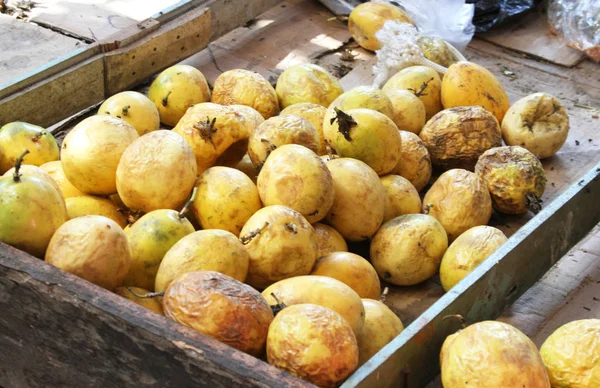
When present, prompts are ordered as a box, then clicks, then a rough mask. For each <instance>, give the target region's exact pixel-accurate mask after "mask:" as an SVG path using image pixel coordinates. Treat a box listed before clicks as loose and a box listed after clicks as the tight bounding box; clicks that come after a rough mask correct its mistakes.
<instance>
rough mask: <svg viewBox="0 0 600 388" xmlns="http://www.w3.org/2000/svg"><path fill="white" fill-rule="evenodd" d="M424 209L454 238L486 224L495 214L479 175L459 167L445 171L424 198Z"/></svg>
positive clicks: (449, 236) (451, 238) (451, 239)
mask: <svg viewBox="0 0 600 388" xmlns="http://www.w3.org/2000/svg"><path fill="white" fill-rule="evenodd" d="M423 210H424V211H425V213H427V214H429V215H430V216H433V217H435V218H436V219H437V220H438V221H439V222H440V223H441V224H442V225H443V226H444V229H446V232H447V233H448V240H450V241H454V239H456V238H457V237H458V236H460V235H461V234H462V233H463V232H465V231H467V230H469V229H471V228H472V227H474V226H479V225H486V224H487V223H488V221H489V220H490V218H491V217H492V199H491V197H490V193H489V192H488V188H487V186H486V184H485V182H484V181H483V179H481V178H480V177H479V176H477V175H476V174H474V173H472V172H470V171H467V170H462V169H459V168H456V169H453V170H449V171H446V172H445V173H443V174H442V175H440V177H439V178H438V179H437V181H435V183H434V184H433V185H432V186H431V188H430V189H429V191H427V194H425V198H423Z"/></svg>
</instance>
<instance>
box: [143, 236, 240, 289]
mask: <svg viewBox="0 0 600 388" xmlns="http://www.w3.org/2000/svg"><path fill="white" fill-rule="evenodd" d="M248 261H249V257H248V253H246V250H245V249H244V246H243V245H242V243H240V241H239V240H238V239H237V237H236V236H234V235H233V234H232V233H230V232H227V231H224V230H218V229H207V230H199V231H197V232H194V233H191V234H188V235H187V236H185V237H183V238H181V239H180V240H179V241H177V242H176V243H175V244H174V245H173V246H172V247H171V249H169V251H168V252H167V253H166V254H165V256H164V258H163V259H162V261H161V262H160V266H159V267H158V272H157V273H156V281H155V283H154V290H155V291H156V292H160V291H163V290H165V289H167V287H169V284H171V282H173V280H175V278H177V277H178V276H179V275H181V274H184V273H186V272H194V271H216V272H220V273H223V274H225V275H227V276H231V277H232V278H234V279H236V280H238V281H240V282H243V281H245V280H246V275H247V273H248Z"/></svg>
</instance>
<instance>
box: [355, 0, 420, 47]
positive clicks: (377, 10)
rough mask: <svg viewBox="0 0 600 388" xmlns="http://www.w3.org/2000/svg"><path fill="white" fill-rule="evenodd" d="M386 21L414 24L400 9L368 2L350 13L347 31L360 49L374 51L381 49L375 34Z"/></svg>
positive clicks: (381, 3)
mask: <svg viewBox="0 0 600 388" xmlns="http://www.w3.org/2000/svg"><path fill="white" fill-rule="evenodd" d="M388 20H394V21H396V22H400V23H409V24H414V22H413V21H412V19H411V18H410V16H408V14H407V13H406V12H404V10H402V9H401V8H399V7H396V6H394V5H392V4H387V3H383V2H375V1H369V2H366V3H363V4H359V5H358V6H356V7H355V8H354V9H353V10H352V12H350V16H349V18H348V29H349V30H350V35H352V37H353V38H354V40H355V41H356V43H358V44H359V45H360V47H362V48H364V49H366V50H370V51H375V50H379V49H380V48H381V43H380V42H379V40H377V38H376V37H375V33H377V31H379V30H380V29H381V28H382V27H383V25H384V24H385V22H387V21H388Z"/></svg>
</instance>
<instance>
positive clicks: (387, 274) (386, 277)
mask: <svg viewBox="0 0 600 388" xmlns="http://www.w3.org/2000/svg"><path fill="white" fill-rule="evenodd" d="M391 277H392V274H391V273H389V272H388V271H385V272H384V273H383V278H384V279H389V278H391Z"/></svg>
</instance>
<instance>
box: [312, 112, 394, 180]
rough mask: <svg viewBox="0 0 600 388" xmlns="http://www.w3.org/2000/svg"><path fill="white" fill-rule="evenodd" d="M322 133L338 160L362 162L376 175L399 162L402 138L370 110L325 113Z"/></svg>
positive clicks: (388, 169) (389, 121)
mask: <svg viewBox="0 0 600 388" xmlns="http://www.w3.org/2000/svg"><path fill="white" fill-rule="evenodd" d="M323 134H324V135H325V140H327V143H328V144H329V146H330V147H331V148H332V149H333V150H334V151H335V153H336V154H337V155H339V156H341V157H342V158H354V159H358V160H361V161H363V162H365V163H366V164H367V165H369V167H371V168H372V169H373V170H375V172H376V173H377V174H379V175H384V174H387V173H388V172H390V171H391V170H392V169H393V168H394V167H395V166H396V164H398V160H399V159H400V150H401V149H402V138H401V137H400V132H399V131H398V127H396V124H394V122H393V121H392V120H391V119H390V118H389V117H387V116H386V115H384V114H383V113H380V112H377V111H374V110H371V109H362V108H360V109H350V110H348V111H341V110H339V109H337V108H334V110H327V114H326V115H325V119H324V121H323Z"/></svg>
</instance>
